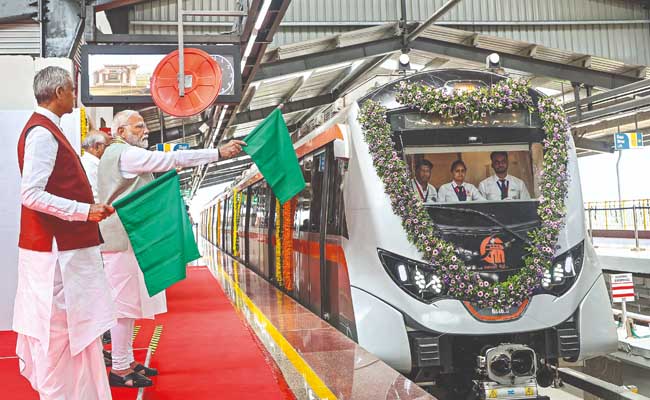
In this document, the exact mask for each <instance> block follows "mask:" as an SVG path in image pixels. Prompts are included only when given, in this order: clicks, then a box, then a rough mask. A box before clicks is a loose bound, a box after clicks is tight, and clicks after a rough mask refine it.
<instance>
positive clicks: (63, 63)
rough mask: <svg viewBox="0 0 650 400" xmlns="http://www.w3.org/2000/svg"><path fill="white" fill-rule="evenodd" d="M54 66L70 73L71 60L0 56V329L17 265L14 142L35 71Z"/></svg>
mask: <svg viewBox="0 0 650 400" xmlns="http://www.w3.org/2000/svg"><path fill="white" fill-rule="evenodd" d="M49 65H56V66H59V67H62V68H65V69H66V70H68V71H70V72H72V61H71V60H70V59H65V58H47V59H44V58H32V57H29V56H0V74H1V75H0V76H3V77H5V79H4V80H3V94H2V95H0V132H2V134H1V135H0V171H2V173H1V174H0V188H2V190H0V204H1V205H2V206H1V207H0V238H2V240H0V255H2V260H3V262H2V268H0V330H8V329H11V322H12V318H13V307H14V297H15V295H16V283H17V277H18V273H17V266H18V246H17V245H18V230H19V223H20V172H19V171H18V159H17V154H16V145H17V143H18V137H19V136H20V133H21V131H22V128H23V126H24V125H25V123H26V122H27V119H29V117H30V115H31V114H32V112H33V110H34V107H35V106H36V101H35V100H34V92H33V89H32V84H33V80H34V76H35V75H36V72H38V71H39V70H41V69H42V68H45V67H46V66H49Z"/></svg>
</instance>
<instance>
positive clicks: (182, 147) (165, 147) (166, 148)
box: [156, 143, 190, 151]
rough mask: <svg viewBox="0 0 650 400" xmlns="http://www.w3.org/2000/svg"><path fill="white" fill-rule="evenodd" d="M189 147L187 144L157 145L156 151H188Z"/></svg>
mask: <svg viewBox="0 0 650 400" xmlns="http://www.w3.org/2000/svg"><path fill="white" fill-rule="evenodd" d="M189 149H190V145H189V144H187V143H158V144H157V145H156V150H158V151H176V150H189Z"/></svg>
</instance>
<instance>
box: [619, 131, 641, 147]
mask: <svg viewBox="0 0 650 400" xmlns="http://www.w3.org/2000/svg"><path fill="white" fill-rule="evenodd" d="M641 148H643V134H641V133H640V132H626V133H615V134H614V149H616V150H628V149H641Z"/></svg>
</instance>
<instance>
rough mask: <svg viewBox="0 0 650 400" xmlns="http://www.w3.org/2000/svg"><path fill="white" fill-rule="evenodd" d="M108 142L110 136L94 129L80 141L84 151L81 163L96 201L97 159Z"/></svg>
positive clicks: (109, 141) (102, 153)
mask: <svg viewBox="0 0 650 400" xmlns="http://www.w3.org/2000/svg"><path fill="white" fill-rule="evenodd" d="M110 143H111V138H110V136H108V135H107V134H106V133H104V132H102V131H98V130H95V129H92V130H90V132H88V135H87V136H86V138H85V139H84V141H83V143H81V148H82V149H83V151H84V153H83V155H82V156H81V165H83V167H84V171H86V176H87V177H88V182H90V187H91V188H92V189H93V198H94V199H95V202H97V167H98V166H99V159H100V158H102V155H104V150H106V147H108V146H109V145H110Z"/></svg>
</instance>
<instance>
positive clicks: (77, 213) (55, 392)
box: [13, 67, 116, 400]
mask: <svg viewBox="0 0 650 400" xmlns="http://www.w3.org/2000/svg"><path fill="white" fill-rule="evenodd" d="M34 95H35V97H36V101H37V103H38V106H37V107H36V110H35V112H34V114H32V116H31V117H30V119H29V120H28V121H27V124H26V125H25V127H24V129H23V131H22V134H21V135H20V138H19V140H18V164H19V168H20V171H21V175H22V180H21V187H20V195H21V203H22V209H21V216H20V236H19V242H18V247H19V249H18V288H17V291H16V298H15V303H14V317H13V330H14V331H16V332H17V333H18V338H17V341H16V355H17V356H18V359H19V360H20V363H19V364H20V373H21V374H22V375H23V376H25V377H26V378H27V379H28V380H29V381H30V383H31V386H32V388H33V389H34V390H36V391H37V392H38V393H39V395H40V398H41V399H88V400H104V399H110V398H111V392H110V388H109V386H108V380H107V379H106V369H105V367H104V361H103V359H102V356H101V349H102V344H101V341H100V339H99V337H100V335H101V334H102V333H103V332H105V331H106V330H108V329H109V328H111V327H112V326H113V325H114V324H115V322H116V321H115V307H114V303H113V299H112V298H111V291H110V286H109V284H108V281H107V279H106V275H105V274H104V271H103V267H102V258H101V254H100V250H99V245H100V244H101V236H100V234H99V226H98V222H99V221H101V220H103V219H104V218H106V217H108V216H109V215H111V214H112V213H113V212H114V211H115V210H114V209H113V207H111V206H109V205H106V204H97V203H95V202H94V201H93V192H92V189H91V187H90V183H89V182H88V178H87V177H86V174H85V172H84V169H83V167H82V165H81V162H80V161H79V157H78V156H77V153H76V151H75V150H74V148H73V147H72V146H71V145H70V142H69V141H68V140H67V139H66V137H65V136H64V133H63V132H62V130H61V127H60V118H61V116H62V115H63V114H67V113H70V112H72V108H73V105H74V96H75V95H74V85H73V81H72V77H71V76H70V74H69V73H68V72H67V71H66V70H65V69H63V68H59V67H46V68H44V69H42V70H41V71H39V72H38V73H37V74H36V76H35V77H34Z"/></svg>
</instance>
